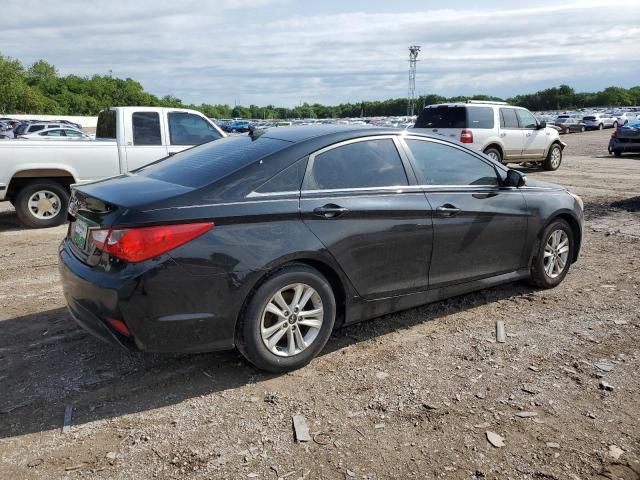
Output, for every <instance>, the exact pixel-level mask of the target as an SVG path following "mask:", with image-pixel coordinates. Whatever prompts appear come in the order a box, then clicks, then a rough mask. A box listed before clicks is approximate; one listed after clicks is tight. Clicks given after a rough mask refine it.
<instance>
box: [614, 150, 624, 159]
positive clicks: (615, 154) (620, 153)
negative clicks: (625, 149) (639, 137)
mask: <svg viewBox="0 0 640 480" xmlns="http://www.w3.org/2000/svg"><path fill="white" fill-rule="evenodd" d="M613 156H614V157H618V158H620V157H621V156H622V152H621V151H620V150H614V151H613Z"/></svg>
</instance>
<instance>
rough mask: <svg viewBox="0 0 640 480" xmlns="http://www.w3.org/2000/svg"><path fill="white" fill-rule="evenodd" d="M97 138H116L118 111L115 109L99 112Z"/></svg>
mask: <svg viewBox="0 0 640 480" xmlns="http://www.w3.org/2000/svg"><path fill="white" fill-rule="evenodd" d="M96 138H111V139H114V140H115V138H116V112H115V111H114V110H103V111H101V112H100V113H99V114H98V126H97V127H96Z"/></svg>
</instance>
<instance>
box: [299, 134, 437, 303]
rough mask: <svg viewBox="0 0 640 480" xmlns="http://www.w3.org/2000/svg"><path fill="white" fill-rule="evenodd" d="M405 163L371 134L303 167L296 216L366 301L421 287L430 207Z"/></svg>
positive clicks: (391, 144) (384, 139)
mask: <svg viewBox="0 0 640 480" xmlns="http://www.w3.org/2000/svg"><path fill="white" fill-rule="evenodd" d="M405 162H406V159H405V160H404V161H403V159H402V158H401V155H400V153H399V150H398V143H397V140H396V139H395V138H394V136H376V137H367V138H360V139H357V140H350V141H347V142H342V143H339V144H336V145H332V146H330V147H327V148H325V149H322V150H319V151H318V152H316V153H314V154H312V155H311V156H310V158H309V163H308V165H307V172H306V175H305V180H304V182H303V188H302V191H301V196H300V209H301V214H302V219H303V221H304V223H305V224H306V225H307V226H308V227H309V229H310V230H311V231H312V232H313V233H314V234H315V235H316V237H318V239H319V240H320V241H321V242H322V243H323V245H324V246H325V247H326V248H327V250H328V251H329V253H330V254H331V255H332V256H333V257H334V259H335V260H336V261H337V262H338V264H339V265H340V266H341V268H342V269H343V271H344V272H345V274H346V275H347V277H348V278H349V280H350V281H351V283H352V285H353V286H354V288H355V289H356V290H357V292H358V294H359V295H360V296H362V297H364V298H366V299H375V298H380V297H389V296H394V295H401V294H405V293H410V292H415V291H421V290H426V289H427V282H428V265H429V258H430V256H431V242H432V223H431V209H430V207H429V204H428V202H427V201H426V198H425V196H424V194H423V193H422V192H421V191H419V190H416V188H415V186H414V187H410V186H409V184H408V180H407V174H406V170H405V165H406V163H405ZM412 178H413V177H412Z"/></svg>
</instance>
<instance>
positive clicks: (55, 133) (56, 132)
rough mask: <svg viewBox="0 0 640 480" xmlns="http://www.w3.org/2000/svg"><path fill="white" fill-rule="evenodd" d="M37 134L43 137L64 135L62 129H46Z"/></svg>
mask: <svg viewBox="0 0 640 480" xmlns="http://www.w3.org/2000/svg"><path fill="white" fill-rule="evenodd" d="M39 135H42V136H43V137H64V132H63V131H62V130H48V131H46V132H42V133H40V134H39Z"/></svg>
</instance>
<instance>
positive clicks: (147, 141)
mask: <svg viewBox="0 0 640 480" xmlns="http://www.w3.org/2000/svg"><path fill="white" fill-rule="evenodd" d="M125 122H130V124H129V125H128V126H127V127H128V128H126V129H125V130H126V131H127V132H131V133H129V134H128V135H129V137H128V138H127V142H126V146H125V148H124V151H125V155H126V159H127V170H129V171H131V170H135V169H136V168H139V167H142V166H144V165H147V164H149V163H151V162H155V161H156V160H159V159H161V158H164V157H166V156H167V147H166V145H165V142H163V141H162V140H163V137H162V129H161V127H160V113H158V112H153V111H147V112H145V111H140V112H133V113H132V114H131V117H129V118H127V119H125Z"/></svg>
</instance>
